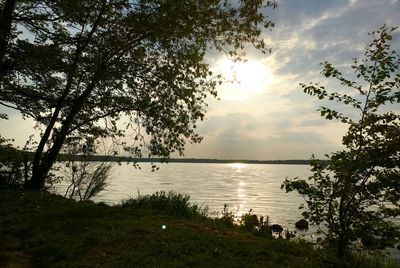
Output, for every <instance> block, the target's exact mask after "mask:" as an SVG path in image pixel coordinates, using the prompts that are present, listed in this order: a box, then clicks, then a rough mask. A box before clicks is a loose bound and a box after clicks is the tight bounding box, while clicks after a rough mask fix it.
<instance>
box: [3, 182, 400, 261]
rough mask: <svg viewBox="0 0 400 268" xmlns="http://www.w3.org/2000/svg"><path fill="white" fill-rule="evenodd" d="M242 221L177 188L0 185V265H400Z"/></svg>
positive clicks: (253, 220) (260, 222)
mask: <svg viewBox="0 0 400 268" xmlns="http://www.w3.org/2000/svg"><path fill="white" fill-rule="evenodd" d="M241 222H242V226H238V225H234V224H233V214H232V213H230V212H229V211H228V210H227V208H226V207H225V209H224V212H223V213H222V215H221V217H219V218H218V219H210V218H207V217H206V210H205V209H204V208H203V207H201V206H198V205H193V204H191V203H190V202H189V196H188V195H182V194H178V193H174V192H168V193H166V192H157V193H155V194H152V195H144V196H139V197H138V198H136V199H133V198H130V199H128V200H126V201H124V202H122V203H121V204H120V205H118V206H112V207H110V206H107V205H106V204H101V203H100V204H96V203H93V202H75V201H72V200H68V199H64V198H62V197H60V196H56V195H51V194H49V193H45V192H33V191H24V190H21V189H18V188H10V187H0V241H1V242H0V267H363V268H364V267H365V268H373V267H377V268H395V267H399V264H398V263H395V262H393V261H390V260H387V259H384V258H382V257H379V256H365V255H353V256H352V258H351V259H349V260H347V261H346V262H339V261H337V260H334V259H325V258H326V257H323V256H324V254H323V253H321V252H318V251H316V250H314V249H313V248H312V246H311V245H308V244H307V243H305V242H302V241H298V240H294V241H287V240H283V239H273V238H271V235H270V232H269V229H268V219H266V220H264V219H262V218H257V216H255V215H253V214H251V213H250V212H249V213H248V214H245V215H243V217H242V219H241ZM163 227H164V228H163Z"/></svg>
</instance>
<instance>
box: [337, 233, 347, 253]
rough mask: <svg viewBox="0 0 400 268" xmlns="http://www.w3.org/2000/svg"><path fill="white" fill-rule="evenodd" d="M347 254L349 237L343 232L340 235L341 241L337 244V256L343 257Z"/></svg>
mask: <svg viewBox="0 0 400 268" xmlns="http://www.w3.org/2000/svg"><path fill="white" fill-rule="evenodd" d="M346 256H347V238H346V237H345V235H344V234H341V235H340V236H339V241H338V244H337V249H336V257H337V258H338V259H343V258H344V257H346Z"/></svg>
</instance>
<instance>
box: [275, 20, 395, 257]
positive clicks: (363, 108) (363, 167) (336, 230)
mask: <svg viewBox="0 0 400 268" xmlns="http://www.w3.org/2000/svg"><path fill="white" fill-rule="evenodd" d="M395 30H396V29H395V28H388V27H387V26H383V27H382V28H381V29H380V30H378V31H375V32H372V37H373V41H372V43H371V44H370V45H369V46H368V47H366V50H365V57H364V58H363V59H361V60H358V59H355V60H354V63H353V65H352V66H351V68H352V69H353V70H354V72H355V74H356V77H357V78H358V79H359V80H360V81H358V82H355V81H351V80H348V79H347V78H345V76H344V75H343V74H342V73H341V72H340V71H339V70H337V69H336V68H334V67H333V66H332V65H331V64H330V63H328V62H325V63H324V69H323V71H322V74H323V75H324V76H325V77H327V78H330V77H333V78H335V79H336V80H338V81H339V82H340V84H341V86H344V87H347V88H348V89H349V91H348V92H346V94H340V93H338V92H334V93H328V92H327V91H326V90H325V87H324V86H320V85H319V84H316V83H311V84H309V85H305V84H302V85H301V86H302V87H303V89H304V92H306V93H308V94H310V95H312V96H316V97H318V98H319V99H326V98H328V99H329V100H332V101H337V102H339V103H342V104H344V105H346V106H347V107H350V108H351V109H352V110H351V112H352V114H358V117H355V116H353V118H352V117H351V116H346V115H344V114H342V113H340V112H338V111H337V110H335V109H330V108H327V107H321V109H320V111H321V116H323V117H325V118H326V119H328V120H331V119H338V120H340V121H341V122H343V123H345V124H348V125H349V129H348V131H347V133H346V134H345V136H344V137H343V145H344V146H345V147H346V149H345V150H342V151H338V152H336V153H333V154H331V155H330V156H328V155H327V157H328V160H329V161H317V160H315V159H314V160H313V161H312V163H311V166H312V169H311V170H312V172H313V173H314V174H313V175H312V176H310V177H309V178H308V182H307V181H305V180H300V179H298V178H295V179H293V180H286V181H285V182H284V184H283V185H282V186H283V187H285V188H286V191H287V192H290V191H297V192H299V193H300V194H301V195H302V196H303V197H304V198H305V201H306V204H305V205H302V206H301V208H304V209H305V212H303V215H304V216H305V217H306V218H307V219H309V220H310V221H311V222H312V223H314V224H316V225H318V226H320V225H324V226H325V227H326V229H324V228H322V230H321V231H323V232H324V233H325V234H326V240H327V241H328V242H329V244H330V245H333V246H335V247H336V252H337V256H338V257H339V258H342V257H344V256H346V255H347V252H348V250H349V247H350V245H351V244H352V242H354V241H356V240H358V241H361V242H362V245H363V246H364V248H366V249H377V248H379V249H382V248H385V247H386V246H393V245H394V244H396V243H397V242H398V238H399V226H398V225H394V224H393V223H392V222H391V221H390V219H391V218H393V217H398V216H399V215H400V202H399V201H400V115H399V113H398V110H397V111H390V109H391V108H396V109H398V108H399V106H398V103H400V72H399V68H400V55H399V54H398V48H397V51H396V50H391V47H390V46H391V44H390V43H391V42H390V41H391V39H392V32H393V31H395ZM391 104H396V106H394V105H392V106H390V105H391ZM350 114H351V113H350Z"/></svg>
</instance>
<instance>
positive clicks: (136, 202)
mask: <svg viewBox="0 0 400 268" xmlns="http://www.w3.org/2000/svg"><path fill="white" fill-rule="evenodd" d="M189 199H190V196H189V195H187V194H180V193H175V192H174V191H169V192H168V193H166V192H165V191H160V192H156V193H155V194H151V195H140V193H139V195H138V197H137V198H130V199H128V200H124V201H122V203H121V206H122V207H134V208H150V209H155V210H159V211H162V212H166V213H168V214H169V215H174V216H178V217H206V216H207V208H206V207H205V208H203V207H202V206H199V205H197V204H190V202H189Z"/></svg>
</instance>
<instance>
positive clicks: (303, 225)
mask: <svg viewBox="0 0 400 268" xmlns="http://www.w3.org/2000/svg"><path fill="white" fill-rule="evenodd" d="M294 225H295V226H296V228H298V229H301V230H304V229H308V221H306V220H305V219H301V220H299V221H298V222H296V223H295V224H294Z"/></svg>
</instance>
